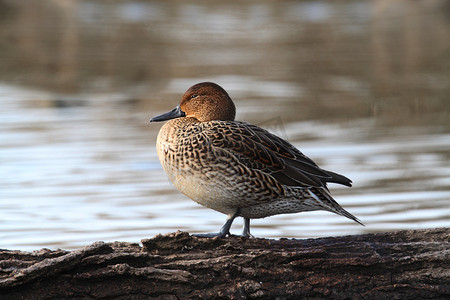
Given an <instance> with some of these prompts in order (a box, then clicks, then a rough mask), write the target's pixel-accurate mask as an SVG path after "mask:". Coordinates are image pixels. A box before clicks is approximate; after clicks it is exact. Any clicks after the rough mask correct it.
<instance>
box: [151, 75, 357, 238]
mask: <svg viewBox="0 0 450 300" xmlns="http://www.w3.org/2000/svg"><path fill="white" fill-rule="evenodd" d="M234 116H235V106H234V104H233V101H232V100H231V98H230V97H229V96H228V94H227V92H226V91H225V90H224V89H222V88H221V87H220V86H218V85H217V84H215V83H211V82H203V83H199V84H196V85H194V86H192V87H191V88H189V89H188V90H187V91H186V93H185V94H184V95H183V97H182V99H181V102H180V105H179V106H177V107H176V108H175V109H173V110H172V111H170V112H168V113H166V114H163V115H160V116H157V117H154V118H152V119H151V120H150V121H151V122H155V121H164V120H170V121H168V122H167V123H166V124H164V126H163V127H162V128H161V130H160V132H159V134H158V139H157V151H158V156H159V159H160V161H161V164H162V166H163V169H164V171H165V172H166V174H167V175H168V177H169V180H170V181H171V182H172V183H173V184H174V185H175V187H176V188H178V189H179V190H180V191H181V192H182V193H183V194H185V195H186V196H188V197H190V198H191V199H192V200H194V201H196V202H197V203H199V204H201V205H203V206H206V207H209V208H211V209H214V210H217V211H219V212H222V213H224V214H227V215H228V220H227V222H226V223H225V225H224V226H223V227H222V229H221V231H220V232H219V233H217V234H206V235H203V236H208V237H209V236H225V235H227V234H229V228H230V226H231V224H232V222H233V220H234V218H236V217H238V216H241V217H243V218H244V219H245V225H244V232H243V235H244V236H250V219H253V218H264V217H268V216H272V215H276V214H285V213H296V212H301V211H312V210H327V211H330V212H334V213H337V214H340V215H342V216H345V217H347V218H350V219H352V220H354V221H356V222H358V223H360V224H362V223H361V222H360V221H359V220H358V219H357V218H356V217H354V216H353V215H352V214H350V213H349V212H347V211H346V210H344V209H343V208H342V207H341V206H340V205H339V204H338V203H337V202H336V201H335V200H334V199H333V198H332V197H331V195H330V193H329V190H328V188H327V182H334V183H339V184H343V185H347V186H351V180H350V179H348V178H346V177H345V176H342V175H339V174H336V173H333V172H330V171H326V170H323V169H321V168H319V167H318V166H317V165H316V164H315V163H314V162H313V161H312V160H311V159H309V158H308V157H306V156H305V155H304V154H303V153H301V152H300V151H299V150H298V149H297V148H295V147H294V146H292V145H291V144H290V143H288V142H287V141H285V140H283V139H282V138H280V137H278V136H276V135H274V134H271V133H270V132H268V131H267V130H264V129H262V128H260V127H258V126H255V125H251V124H249V123H245V122H239V121H235V120H234Z"/></svg>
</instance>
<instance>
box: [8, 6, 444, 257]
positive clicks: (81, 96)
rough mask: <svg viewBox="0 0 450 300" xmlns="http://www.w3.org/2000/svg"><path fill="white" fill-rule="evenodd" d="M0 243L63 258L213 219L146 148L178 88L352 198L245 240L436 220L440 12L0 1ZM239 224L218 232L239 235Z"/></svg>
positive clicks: (259, 229)
mask: <svg viewBox="0 0 450 300" xmlns="http://www.w3.org/2000/svg"><path fill="white" fill-rule="evenodd" d="M0 11H1V13H0V15H1V16H0V54H1V55H0V128H1V129H0V141H1V143H0V248H8V249H24V250H34V249H39V248H42V247H47V248H52V249H55V248H64V249H75V248H79V247H82V246H83V245H86V244H89V243H91V242H94V241H97V240H103V241H115V240H120V241H130V242H139V241H140V240H141V239H143V238H149V237H152V236H154V235H156V234H158V233H163V234H164V233H168V232H172V231H176V230H183V231H189V232H214V231H218V230H219V229H220V227H221V225H222V224H223V222H224V221H225V216H224V215H222V214H220V213H217V212H215V211H212V210H209V209H206V208H203V207H201V206H199V205H197V204H195V203H194V202H192V201H191V200H189V199H188V198H186V197H185V196H183V195H181V194H180V193H179V192H178V191H177V190H176V189H175V188H174V187H173V186H172V185H171V184H170V183H169V182H168V180H167V178H166V176H165V174H164V172H163V170H162V168H161V166H160V164H159V161H158V158H157V155H156V149H155V140H156V135H157V133H158V130H159V128H160V127H161V125H162V124H160V123H155V124H153V123H152V124H150V123H148V119H149V118H150V117H151V116H155V115H157V114H160V113H162V112H165V111H168V110H170V109H171V108H173V107H174V106H175V105H177V102H178V101H179V98H180V96H181V94H182V93H183V92H184V91H185V90H186V89H187V88H188V87H189V86H191V85H192V84H195V83H197V82H200V81H205V80H208V81H214V82H216V83H218V84H220V85H221V86H223V87H224V88H225V89H226V90H227V91H228V92H229V94H230V95H231V97H232V98H233V99H234V101H235V104H236V106H237V110H238V114H237V119H240V120H246V121H249V122H252V123H255V124H258V125H260V126H262V127H265V128H267V129H269V130H271V131H272V132H274V133H276V134H278V135H280V136H282V137H284V138H286V139H288V140H289V141H290V142H292V143H293V144H294V145H295V146H297V147H298V148H299V149H301V150H302V151H303V152H304V153H305V154H307V155H308V156H309V157H311V158H313V159H314V160H315V161H316V162H317V163H318V164H319V165H320V166H322V167H323V168H325V169H329V170H333V171H335V172H339V173H342V174H345V175H346V176H348V177H349V178H351V179H352V180H353V182H354V186H353V187H352V188H347V187H342V186H337V185H330V189H331V192H332V194H333V195H334V196H335V198H336V200H337V201H338V202H339V203H340V204H341V205H342V206H343V207H345V208H346V209H347V210H348V211H350V212H351V213H352V214H354V215H356V216H357V217H358V218H360V219H361V220H362V221H363V222H364V223H365V225H366V226H365V227H362V226H360V225H358V224H356V223H354V222H352V221H350V220H348V219H346V218H343V217H340V216H337V215H334V214H331V213H327V212H308V213H300V214H292V215H280V216H274V217H270V218H266V219H259V220H254V221H252V233H253V234H254V235H255V236H258V237H268V238H269V237H270V238H278V237H295V238H306V237H318V236H329V235H344V234H358V233H366V232H380V231H389V230H397V229H416V228H429V227H441V226H449V225H450V155H449V154H450V115H449V112H450V96H449V95H450V39H449V38H448V37H449V36H450V5H449V4H448V2H447V1H444V0H443V1H439V0H433V1H332V2H327V1H256V2H253V1H250V2H245V3H244V2H240V1H229V2H226V3H220V2H214V3H210V2H207V1H191V2H189V3H185V2H184V1H167V2H161V1H87V0H86V1H70V0H68V1H60V2H56V1H35V2H31V3H30V2H28V1H0ZM241 226H242V220H239V219H238V220H236V222H235V225H233V227H232V232H233V233H240V231H241Z"/></svg>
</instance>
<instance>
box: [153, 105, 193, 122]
mask: <svg viewBox="0 0 450 300" xmlns="http://www.w3.org/2000/svg"><path fill="white" fill-rule="evenodd" d="M185 116H186V114H185V113H184V111H182V110H181V109H180V106H177V107H175V108H174V109H172V110H171V111H169V112H166V113H164V114H162V115H159V116H156V117H153V118H151V119H150V122H160V121H166V120H171V119H175V118H180V117H185Z"/></svg>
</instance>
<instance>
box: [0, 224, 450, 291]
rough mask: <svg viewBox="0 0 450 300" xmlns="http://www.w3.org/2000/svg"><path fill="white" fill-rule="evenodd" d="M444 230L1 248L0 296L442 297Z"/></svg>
mask: <svg viewBox="0 0 450 300" xmlns="http://www.w3.org/2000/svg"><path fill="white" fill-rule="evenodd" d="M449 238H450V229H449V228H436V229H424V230H407V231H397V232H387V233H377V234H364V235H354V236H342V237H328V238H317V239H279V240H274V239H259V238H257V239H245V238H242V237H238V236H231V237H227V238H209V239H208V238H198V237H193V236H190V235H189V234H188V233H186V232H176V233H170V234H167V235H158V236H156V237H154V238H152V239H146V240H142V244H143V246H140V245H139V244H131V243H122V242H115V243H104V242H96V243H93V244H92V245H89V246H87V247H85V248H82V249H80V250H75V251H64V250H56V251H50V250H48V249H42V250H39V251H34V252H22V251H11V250H0V299H2V300H3V299H152V298H156V299H275V298H278V299H301V298H315V299H318V298H326V299H450V247H449Z"/></svg>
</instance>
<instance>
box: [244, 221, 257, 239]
mask: <svg viewBox="0 0 450 300" xmlns="http://www.w3.org/2000/svg"><path fill="white" fill-rule="evenodd" d="M242 236H243V237H246V238H253V237H254V236H253V235H252V234H251V233H250V218H244V230H243V231H242Z"/></svg>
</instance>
